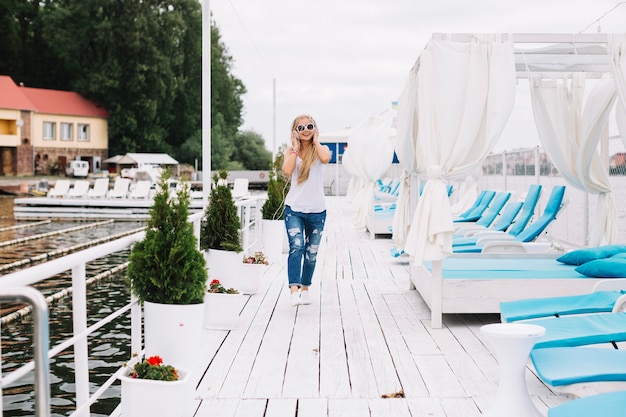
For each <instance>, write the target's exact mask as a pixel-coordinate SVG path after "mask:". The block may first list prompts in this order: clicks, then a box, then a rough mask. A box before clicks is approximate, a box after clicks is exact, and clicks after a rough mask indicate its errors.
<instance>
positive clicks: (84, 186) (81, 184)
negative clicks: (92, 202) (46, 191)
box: [66, 180, 90, 198]
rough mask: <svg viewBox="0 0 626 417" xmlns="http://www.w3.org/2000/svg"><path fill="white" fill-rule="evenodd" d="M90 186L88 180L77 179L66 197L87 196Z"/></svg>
mask: <svg viewBox="0 0 626 417" xmlns="http://www.w3.org/2000/svg"><path fill="white" fill-rule="evenodd" d="M89 186H90V184H89V181H87V180H76V182H75V183H74V186H73V187H72V188H70V190H69V191H68V192H67V194H66V197H72V198H81V197H85V196H86V195H87V192H88V191H89Z"/></svg>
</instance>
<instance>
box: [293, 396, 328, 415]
mask: <svg viewBox="0 0 626 417" xmlns="http://www.w3.org/2000/svg"><path fill="white" fill-rule="evenodd" d="M327 415H328V400H327V399H326V398H303V399H301V400H298V417H324V416H327Z"/></svg>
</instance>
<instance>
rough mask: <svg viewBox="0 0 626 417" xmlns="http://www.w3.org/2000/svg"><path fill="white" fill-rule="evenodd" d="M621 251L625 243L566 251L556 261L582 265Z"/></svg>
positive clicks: (623, 249) (624, 248) (624, 249)
mask: <svg viewBox="0 0 626 417" xmlns="http://www.w3.org/2000/svg"><path fill="white" fill-rule="evenodd" d="M622 252H626V246H625V245H604V246H597V247H594V248H585V249H578V250H575V251H571V252H568V253H566V254H564V255H561V256H560V257H558V258H557V261H559V262H562V263H564V264H567V265H582V264H584V263H586V262H589V261H595V260H596V259H604V258H608V257H609V256H613V255H616V254H618V253H622Z"/></svg>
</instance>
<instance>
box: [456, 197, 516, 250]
mask: <svg viewBox="0 0 626 417" xmlns="http://www.w3.org/2000/svg"><path fill="white" fill-rule="evenodd" d="M523 204H524V203H523V202H521V201H511V202H510V203H509V204H507V205H506V207H504V210H502V214H501V215H500V217H499V218H498V221H497V222H496V223H494V224H492V225H491V226H489V227H485V226H483V225H481V224H478V223H479V222H480V220H482V217H481V219H480V220H478V221H477V222H476V224H475V225H474V226H464V227H461V228H460V229H458V230H457V231H456V233H457V234H455V235H454V236H453V237H452V246H464V245H473V244H475V243H476V241H477V240H478V236H479V235H478V236H477V234H480V233H482V232H494V231H495V232H504V231H505V230H506V229H508V228H509V227H510V226H511V224H513V221H514V220H515V217H516V216H517V215H518V213H519V212H520V209H521V208H522V205H523Z"/></svg>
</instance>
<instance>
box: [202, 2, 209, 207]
mask: <svg viewBox="0 0 626 417" xmlns="http://www.w3.org/2000/svg"><path fill="white" fill-rule="evenodd" d="M210 16H211V13H210V10H209V0H202V201H203V202H204V204H207V203H208V201H209V194H210V192H211V20H210Z"/></svg>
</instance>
